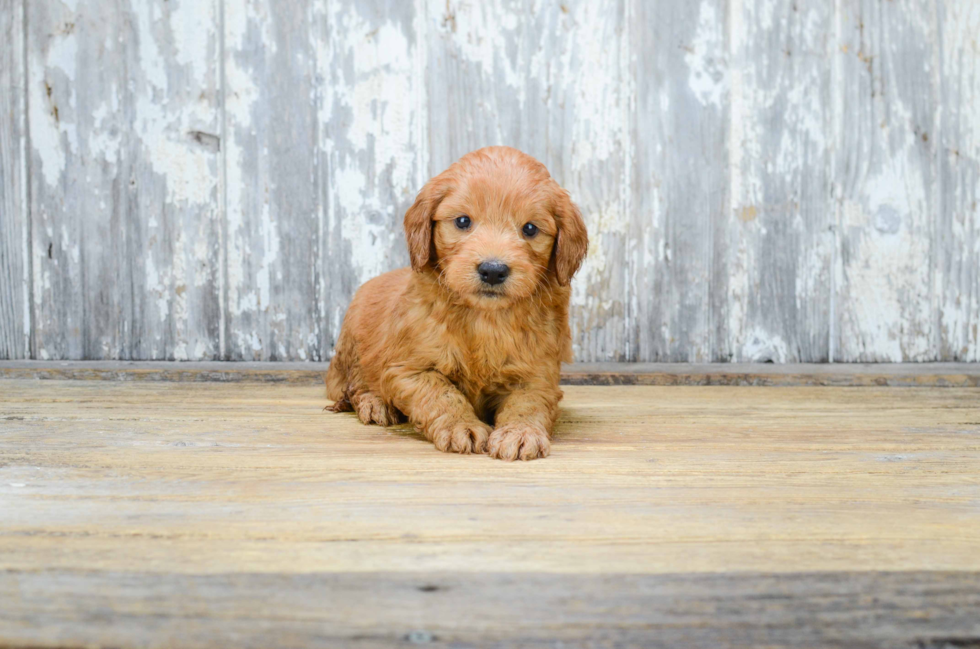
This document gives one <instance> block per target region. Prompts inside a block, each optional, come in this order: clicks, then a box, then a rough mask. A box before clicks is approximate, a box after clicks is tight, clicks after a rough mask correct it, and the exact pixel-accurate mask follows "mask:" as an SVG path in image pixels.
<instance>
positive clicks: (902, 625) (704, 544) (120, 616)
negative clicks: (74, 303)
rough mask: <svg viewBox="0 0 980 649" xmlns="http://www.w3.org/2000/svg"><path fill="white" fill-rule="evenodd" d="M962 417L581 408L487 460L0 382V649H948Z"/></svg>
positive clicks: (967, 603)
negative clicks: (441, 648) (510, 452)
mask: <svg viewBox="0 0 980 649" xmlns="http://www.w3.org/2000/svg"><path fill="white" fill-rule="evenodd" d="M977 394H978V391H977V389H968V390H963V389H945V390H934V389H916V388H912V389H904V390H895V389H881V390H878V389H874V388H869V389H866V390H844V389H836V388H821V389H813V388H779V389H766V388H760V389H754V390H747V389H738V388H715V387H707V388H683V387H675V388H648V387H647V388H644V387H615V388H607V387H590V388H583V387H576V386H572V387H568V388H566V400H565V403H564V409H563V413H562V417H561V419H560V422H559V424H558V431H557V438H556V441H555V444H554V447H553V451H552V455H551V456H550V457H549V458H548V459H546V460H541V461H537V462H531V463H517V464H506V463H502V462H497V461H492V460H490V459H488V458H487V457H483V456H459V455H448V454H442V453H439V452H438V451H435V450H434V449H433V448H432V446H431V444H428V443H427V442H425V441H423V440H421V438H420V436H418V435H416V434H414V433H412V432H411V431H410V430H409V429H408V427H398V428H393V429H387V430H383V429H380V428H377V427H365V426H362V425H360V424H359V423H357V422H356V420H355V419H354V418H353V416H351V415H336V414H332V413H324V412H322V411H321V409H322V406H323V403H324V400H323V397H322V388H320V387H319V386H297V385H270V384H238V385H224V384H217V383H209V384H195V385H180V384H162V383H121V382H120V383H106V382H84V381H75V382H71V381H66V382H57V381H48V382H40V383H39V382H36V381H4V382H3V385H2V389H0V431H2V434H0V511H2V512H3V525H2V526H0V601H2V602H3V606H0V646H5V645H12V646H44V645H48V646H83V645H97V646H119V647H131V646H216V645H227V644H236V645H238V644H244V645H246V646H253V644H249V643H254V646H269V645H270V644H274V645H276V646H306V645H327V646H331V645H337V644H341V643H344V644H345V643H348V642H359V643H361V644H365V645H369V646H370V645H372V644H376V645H383V644H390V643H391V642H393V641H398V640H399V639H402V640H407V641H421V640H432V641H434V642H436V643H444V644H447V645H448V644H454V643H458V644H461V645H480V646H486V645H488V644H491V645H492V644H494V643H496V644H499V645H501V646H503V645H508V646H513V645H515V644H517V645H519V644H542V645H543V644H547V645H548V646H554V644H555V643H556V642H562V643H565V644H566V645H568V644H571V645H573V646H574V645H575V644H582V643H588V644H590V645H591V646H595V645H624V646H625V645H641V646H671V647H676V646H711V647H715V646H732V645H734V646H760V645H762V646H797V647H810V646H840V647H851V646H871V647H877V646H881V647H894V646H908V647H916V646H925V647H937V648H938V647H943V646H945V645H944V642H946V641H947V640H948V641H949V642H950V643H951V644H954V645H955V646H963V643H969V642H973V641H974V640H975V639H976V638H977V637H978V635H980V628H978V620H977V616H976V614H975V612H976V608H977V606H978V605H980V581H978V578H980V554H978V553H977V552H976V547H977V545H978V543H980V516H977V513H978V507H977V502H978V487H977V481H976V476H977V474H978V472H980V449H978V445H977V440H978V439H980V399H977ZM917 643H918V644H917ZM957 643H959V644H957Z"/></svg>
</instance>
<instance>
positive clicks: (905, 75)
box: [833, 0, 950, 362]
mask: <svg viewBox="0 0 980 649" xmlns="http://www.w3.org/2000/svg"><path fill="white" fill-rule="evenodd" d="M837 21H838V30H839V33H838V34H837V39H838V51H837V52H836V53H835V55H834V56H835V59H836V62H835V69H836V70H837V71H838V72H837V74H836V78H835V80H834V83H833V90H834V95H833V109H834V111H836V115H835V118H834V119H835V123H836V132H835V140H836V142H837V153H836V159H835V161H834V172H833V173H834V191H835V194H836V197H837V199H838V202H839V204H838V208H837V210H838V215H837V219H838V225H837V227H838V236H839V251H838V262H837V269H836V271H837V272H836V278H835V285H834V291H835V294H836V305H835V310H836V315H835V317H836V321H835V336H836V339H835V341H834V345H835V347H836V349H838V350H839V356H835V357H837V358H838V360H846V361H858V362H875V361H884V362H889V361H891V362H898V361H926V360H934V359H936V358H937V357H938V346H937V345H938V341H939V335H938V333H939V332H938V329H937V327H936V317H935V316H936V314H937V311H936V309H937V307H938V304H937V301H936V295H935V292H934V285H935V281H936V264H937V261H938V256H939V255H941V254H943V252H944V251H941V250H939V249H938V248H937V246H936V245H935V243H936V242H935V241H934V234H935V223H936V222H937V215H938V213H939V209H940V206H939V204H938V197H939V194H938V189H939V185H938V174H939V169H938V168H937V164H936V163H937V157H936V146H937V143H939V142H941V139H942V138H941V137H939V134H938V131H937V129H938V128H939V127H940V123H939V120H938V119H937V105H938V103H939V101H940V96H939V92H940V89H939V81H938V79H939V69H938V51H939V43H938V41H937V28H936V3H933V2H926V1H924V0H908V1H906V2H877V0H845V1H844V2H842V3H841V9H840V13H839V15H838V16H837ZM945 252H947V253H948V252H950V251H945Z"/></svg>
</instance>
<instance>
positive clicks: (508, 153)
mask: <svg viewBox="0 0 980 649" xmlns="http://www.w3.org/2000/svg"><path fill="white" fill-rule="evenodd" d="M405 228H406V234H407V236H408V241H409V249H410V251H411V253H412V265H413V267H415V268H416V270H422V269H424V268H425V267H431V268H434V269H435V270H436V271H437V272H439V277H440V281H441V283H442V284H443V285H444V286H445V287H447V288H448V289H449V290H450V291H452V292H453V293H454V294H455V295H456V296H457V298H458V299H459V300H460V301H461V302H463V303H464V304H466V305H467V306H469V307H473V308H478V309H496V308H503V307H506V306H509V305H511V304H513V303H514V302H515V301H518V300H522V299H527V298H529V297H530V296H532V295H533V294H534V293H535V291H536V290H537V289H538V287H539V286H541V285H542V284H543V283H547V282H548V281H550V280H549V277H550V276H553V277H554V278H555V279H556V280H557V281H558V283H559V284H560V285H567V284H568V282H569V281H570V280H571V277H572V275H573V274H574V273H575V270H577V268H578V266H579V264H580V263H581V261H582V257H584V255H585V252H586V248H587V246H588V239H587V236H586V232H585V226H584V224H583V223H582V218H581V215H580V214H579V212H578V209H577V208H576V207H575V206H574V204H572V202H571V200H570V199H569V198H568V194H567V193H566V192H565V191H564V190H562V189H561V188H560V187H559V186H558V185H557V183H555V181H554V180H552V179H551V177H550V175H549V174H548V172H547V170H546V169H545V168H544V166H543V165H541V164H540V163H538V162H537V161H536V160H534V159H533V158H531V157H530V156H527V155H525V154H523V153H521V152H519V151H517V150H515V149H510V148H507V147H491V148H487V149H480V150H479V151H475V152H473V153H471V154H469V155H467V156H465V157H464V158H462V159H461V160H460V161H459V162H457V163H456V164H454V165H453V166H451V167H450V168H449V169H448V170H446V171H445V172H443V173H442V174H440V175H439V176H437V177H436V178H434V179H432V180H431V181H430V182H429V184H428V185H426V187H425V188H424V189H423V190H422V192H421V193H420V194H419V198H418V199H417V200H416V203H415V205H413V206H412V208H411V209H410V210H409V211H408V213H407V214H406V216H405Z"/></svg>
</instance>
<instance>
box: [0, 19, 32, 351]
mask: <svg viewBox="0 0 980 649" xmlns="http://www.w3.org/2000/svg"><path fill="white" fill-rule="evenodd" d="M25 90H26V89H25V87H24V5H23V2H21V0H0V359H4V358H29V357H30V355H31V349H30V347H31V339H30V332H31V323H30V318H31V315H30V313H31V308H30V253H29V249H30V246H29V239H28V236H29V227H28V209H27V168H26V164H27V155H26V148H25V147H26V141H27V122H26V118H25V109H26V105H25V101H24V100H25V97H24V93H25Z"/></svg>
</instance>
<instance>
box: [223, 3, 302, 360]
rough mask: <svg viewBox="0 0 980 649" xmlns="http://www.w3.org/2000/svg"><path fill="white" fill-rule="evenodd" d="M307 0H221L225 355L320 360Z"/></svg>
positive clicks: (245, 357) (245, 358)
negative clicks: (287, 1) (224, 182)
mask: <svg viewBox="0 0 980 649" xmlns="http://www.w3.org/2000/svg"><path fill="white" fill-rule="evenodd" d="M311 4H312V3H306V2H295V3H287V4H283V3H281V2H275V1H274V0H242V1H235V2H225V16H224V27H225V52H224V69H225V120H226V127H225V131H226V138H227V148H226V153H225V155H226V164H227V168H226V174H227V176H226V182H227V188H226V198H227V206H226V216H227V218H226V223H225V227H226V229H227V235H226V236H227V238H226V248H225V252H226V264H225V265H226V272H227V275H226V280H225V292H226V295H225V301H226V307H227V316H226V329H225V357H226V358H228V359H230V360H286V359H299V360H319V359H320V358H321V348H320V340H319V331H318V317H317V315H318V314H317V305H316V298H315V295H316V292H315V287H316V281H317V267H318V258H319V241H318V232H319V220H320V214H319V210H320V206H319V196H318V184H317V183H318V180H319V178H318V175H317V164H316V163H317V159H318V158H317V140H316V135H317V129H318V127H320V126H321V125H320V124H319V117H318V115H317V103H316V100H317V98H316V83H315V82H316V74H317V68H316V66H317V60H316V48H315V44H314V40H313V32H312V25H311V19H312V14H311V7H310V5H311Z"/></svg>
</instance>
